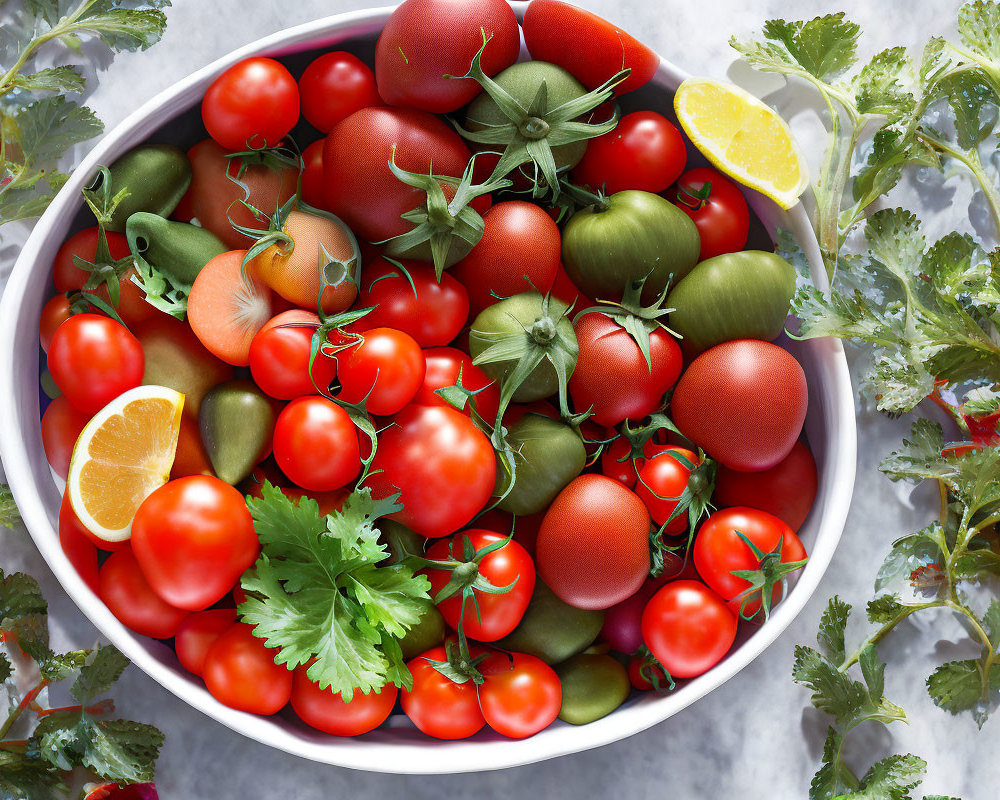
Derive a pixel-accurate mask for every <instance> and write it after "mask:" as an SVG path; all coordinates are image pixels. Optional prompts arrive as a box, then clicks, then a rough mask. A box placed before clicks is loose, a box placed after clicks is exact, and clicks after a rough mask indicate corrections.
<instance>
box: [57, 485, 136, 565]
mask: <svg viewBox="0 0 1000 800" xmlns="http://www.w3.org/2000/svg"><path fill="white" fill-rule="evenodd" d="M59 537H60V538H63V537H65V538H67V539H76V538H79V537H83V538H84V539H86V540H87V541H89V542H90V543H91V544H92V545H94V547H96V548H97V549H98V550H104V551H106V552H109V553H113V552H115V551H116V550H124V549H125V548H126V547H128V546H129V543H128V539H124V540H122V541H120V542H107V541H105V540H104V539H100V538H98V537H97V536H94V534H92V533H91V532H90V531H89V530H88V529H87V528H85V527H84V525H83V523H82V522H80V518H79V517H78V516H77V515H76V512H75V511H73V504H72V503H71V502H70V501H69V492H66V493H65V494H63V499H62V502H61V503H60V504H59Z"/></svg>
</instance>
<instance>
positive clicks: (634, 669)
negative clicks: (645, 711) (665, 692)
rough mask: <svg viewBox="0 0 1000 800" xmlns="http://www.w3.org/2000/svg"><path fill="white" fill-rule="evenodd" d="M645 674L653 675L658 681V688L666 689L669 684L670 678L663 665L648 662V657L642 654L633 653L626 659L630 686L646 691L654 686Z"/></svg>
mask: <svg viewBox="0 0 1000 800" xmlns="http://www.w3.org/2000/svg"><path fill="white" fill-rule="evenodd" d="M647 676H655V677H656V678H657V679H658V680H659V682H660V688H661V689H666V688H667V687H669V686H670V679H669V678H668V677H667V673H665V672H664V671H663V667H661V666H660V665H659V664H655V663H652V664H651V663H649V659H648V657H646V656H644V655H634V656H632V658H630V659H629V660H628V680H629V683H631V684H632V687H633V688H635V689H638V690H639V691H640V692H648V691H649V690H650V689H653V688H655V687H654V686H653V684H652V683H651V682H650V680H649V678H648V677H647Z"/></svg>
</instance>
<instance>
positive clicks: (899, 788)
mask: <svg viewBox="0 0 1000 800" xmlns="http://www.w3.org/2000/svg"><path fill="white" fill-rule="evenodd" d="M926 768H927V762H926V761H924V760H923V759H922V758H918V757H917V756H915V755H911V754H909V753H907V754H906V755H891V756H888V757H886V758H883V759H882V760H881V761H876V762H875V763H874V764H872V766H871V769H869V770H868V772H866V773H865V774H864V776H863V777H862V778H861V785H860V786H859V787H858V788H857V789H856V790H855V791H854V792H853V793H852V794H850V795H849V796H848V797H849V798H850V800H908V798H909V797H910V792H911V791H912V790H913V789H915V788H916V787H917V786H919V785H920V782H921V781H922V780H923V779H924V770H925V769H926Z"/></svg>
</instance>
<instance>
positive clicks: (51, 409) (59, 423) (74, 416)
mask: <svg viewBox="0 0 1000 800" xmlns="http://www.w3.org/2000/svg"><path fill="white" fill-rule="evenodd" d="M88 422H90V414H84V413H83V412H82V411H80V410H78V409H76V408H74V407H73V406H72V405H71V404H70V402H69V400H67V399H66V397H65V395H64V396H61V397H57V398H56V399H55V400H53V401H52V402H51V403H49V405H48V408H46V409H45V413H44V414H42V447H43V448H44V449H45V457H46V458H47V459H48V461H49V466H51V467H52V469H53V470H54V471H55V473H56V475H58V476H59V477H60V478H63V479H64V480H65V478H66V475H68V474H69V461H70V458H72V456H73V445H75V444H76V440H77V439H79V438H80V433H81V432H82V431H83V428H84V426H85V425H86V424H87V423H88Z"/></svg>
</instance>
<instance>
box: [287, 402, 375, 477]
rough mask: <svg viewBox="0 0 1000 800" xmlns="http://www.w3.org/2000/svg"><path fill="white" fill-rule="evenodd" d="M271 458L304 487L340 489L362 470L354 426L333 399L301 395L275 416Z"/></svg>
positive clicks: (356, 432)
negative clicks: (276, 417) (272, 454)
mask: <svg viewBox="0 0 1000 800" xmlns="http://www.w3.org/2000/svg"><path fill="white" fill-rule="evenodd" d="M274 460H275V461H277V462H278V466H279V467H281V471H282V472H284V473H285V475H287V476H288V478H289V480H291V481H292V482H293V483H295V484H298V485H299V486H302V487H303V488H305V489H310V490H312V491H316V492H329V491H332V490H333V489H339V488H340V487H341V486H346V485H347V484H348V483H350V482H351V481H352V480H354V479H355V478H356V477H357V476H358V473H359V472H360V471H361V451H360V449H359V446H358V431H357V428H355V427H354V423H353V422H351V418H350V416H349V415H348V413H347V412H346V411H345V410H344V409H343V408H341V407H340V406H338V405H337V404H336V403H334V402H333V401H332V400H327V399H326V398H325V397H300V398H299V399H298V400H293V401H292V402H291V403H289V404H288V405H287V406H285V407H284V408H283V409H282V410H281V413H280V414H279V415H278V421H277V422H276V423H275V425H274Z"/></svg>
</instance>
